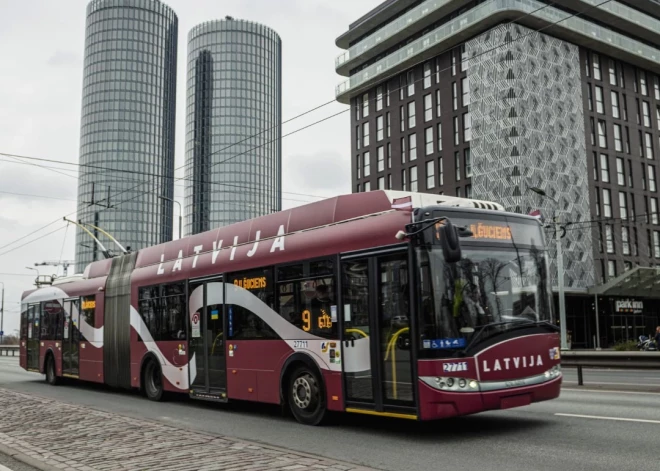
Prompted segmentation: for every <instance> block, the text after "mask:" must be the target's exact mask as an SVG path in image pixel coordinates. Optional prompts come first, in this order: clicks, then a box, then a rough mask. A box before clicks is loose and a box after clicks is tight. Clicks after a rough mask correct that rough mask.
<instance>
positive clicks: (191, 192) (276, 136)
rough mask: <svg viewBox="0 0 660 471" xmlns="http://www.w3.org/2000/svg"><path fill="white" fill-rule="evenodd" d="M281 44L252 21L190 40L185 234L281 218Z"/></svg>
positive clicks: (202, 31)
mask: <svg viewBox="0 0 660 471" xmlns="http://www.w3.org/2000/svg"><path fill="white" fill-rule="evenodd" d="M281 51H282V43H281V40H280V37H279V36H278V35H277V33H276V32H275V31H273V30H272V29H270V28H268V27H266V26H263V25H260V24H257V23H253V22H250V21H243V20H235V19H233V18H231V17H227V18H225V19H224V20H218V21H210V22H207V23H203V24H200V25H198V26H196V27H194V28H193V29H192V30H191V31H190V33H189V35H188V84H187V87H188V89H187V108H186V174H185V175H186V177H185V178H186V181H185V183H186V192H185V208H186V210H185V213H186V223H185V233H186V234H197V233H199V232H203V231H206V230H209V229H212V228H216V227H221V226H225V225H228V224H232V223H234V222H238V221H243V220H245V219H249V218H253V217H258V216H261V215H264V214H268V213H270V212H272V211H279V210H281V205H282V187H281V181H282V175H281V167H282V165H281V162H282V157H281V154H282V148H281V142H280V137H281V133H282V132H281V127H280V123H281V118H282V111H281V110H282V103H281V101H282V99H281V96H282V80H281V64H282V54H281Z"/></svg>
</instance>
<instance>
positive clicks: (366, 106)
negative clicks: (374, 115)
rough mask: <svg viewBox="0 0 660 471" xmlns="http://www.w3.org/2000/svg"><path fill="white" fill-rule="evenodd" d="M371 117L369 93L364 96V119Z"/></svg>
mask: <svg viewBox="0 0 660 471" xmlns="http://www.w3.org/2000/svg"><path fill="white" fill-rule="evenodd" d="M367 116H369V93H365V94H364V95H362V117H363V118H366V117H367Z"/></svg>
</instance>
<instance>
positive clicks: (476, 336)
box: [463, 319, 546, 354]
mask: <svg viewBox="0 0 660 471" xmlns="http://www.w3.org/2000/svg"><path fill="white" fill-rule="evenodd" d="M517 321H518V322H521V323H522V324H518V325H517V326H516V328H518V327H522V326H523V325H530V324H531V325H538V324H542V323H546V321H539V322H537V321H530V320H527V319H517ZM513 322H516V321H513V320H510V321H504V322H491V323H490V324H484V325H482V326H481V327H480V328H479V330H477V332H476V333H475V334H474V335H473V336H472V339H471V340H470V343H469V344H468V345H467V346H466V347H465V349H464V350H463V354H467V352H468V350H470V348H472V346H473V345H474V344H476V343H477V340H479V338H480V337H481V334H483V333H484V332H485V330H486V329H489V328H491V327H497V326H500V325H506V324H512V323H513Z"/></svg>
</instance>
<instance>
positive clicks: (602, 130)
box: [598, 119, 607, 149]
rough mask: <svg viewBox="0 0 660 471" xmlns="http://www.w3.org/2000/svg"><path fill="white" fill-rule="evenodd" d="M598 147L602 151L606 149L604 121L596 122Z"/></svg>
mask: <svg viewBox="0 0 660 471" xmlns="http://www.w3.org/2000/svg"><path fill="white" fill-rule="evenodd" d="M598 145H599V146H600V147H602V148H603V149H607V130H606V129H605V121H602V120H600V119H599V120H598Z"/></svg>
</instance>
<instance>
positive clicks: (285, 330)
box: [20, 191, 562, 424]
mask: <svg viewBox="0 0 660 471" xmlns="http://www.w3.org/2000/svg"><path fill="white" fill-rule="evenodd" d="M551 299H552V297H551V291H550V286H549V274H548V261H547V256H546V252H545V243H544V237H543V232H542V227H541V225H540V224H539V222H538V221H537V220H536V219H534V218H532V217H528V216H523V215H520V214H512V213H507V212H504V211H503V208H502V207H501V206H500V205H498V204H495V203H488V202H481V201H475V200H468V199H461V198H452V197H446V196H442V195H431V194H421V193H405V192H394V191H372V192H368V193H359V194H350V195H344V196H339V197H335V198H330V199H326V200H323V201H319V202H315V203H312V204H308V205H305V206H300V207H296V208H293V209H290V210H286V211H281V212H277V213H273V214H269V215H267V216H263V217H259V218H256V219H251V220H248V221H244V222H240V223H237V224H233V225H230V226H227V227H223V228H220V229H214V230H212V231H209V232H205V233H202V234H197V235H194V236H190V237H186V238H183V239H180V240H176V241H173V242H168V243H164V244H161V245H158V246H155V247H150V248H146V249H144V250H140V251H138V252H135V253H130V254H127V255H123V256H119V257H115V258H111V259H107V260H101V261H96V262H93V263H91V264H90V265H89V266H88V267H87V268H86V270H85V272H84V274H82V275H78V276H75V277H73V278H69V279H61V280H58V281H56V282H54V283H53V284H52V285H50V286H46V287H42V288H39V289H36V290H33V291H29V292H26V293H24V295H23V299H22V314H21V316H22V317H21V349H20V362H21V366H22V367H23V368H25V369H27V370H29V371H35V372H40V373H42V374H45V376H46V380H47V381H48V382H49V383H51V384H56V383H57V382H58V381H59V380H60V379H61V378H62V377H66V378H77V379H80V380H84V381H92V382H97V383H105V384H107V385H109V386H111V387H118V388H126V389H131V388H136V389H139V390H141V391H142V392H143V393H144V394H146V396H147V397H148V398H149V399H151V400H160V399H161V398H162V397H163V395H164V394H165V393H168V392H180V393H185V394H189V395H190V396H191V397H193V398H198V399H203V400H210V401H219V402H226V401H229V400H244V401H257V402H265V403H272V404H280V405H282V406H287V407H288V408H290V410H291V412H292V414H293V415H294V416H295V418H296V419H297V420H298V421H300V422H302V423H305V424H318V423H320V422H321V420H322V419H323V417H324V416H325V415H326V413H327V411H346V412H353V413H362V414H371V415H380V416H389V417H399V418H408V419H415V420H432V419H440V418H445V417H452V416H460V415H465V414H472V413H476V412H480V411H485V410H492V409H505V408H511V407H518V406H524V405H528V404H530V403H533V402H538V401H544V400H548V399H553V398H556V397H558V396H559V392H560V384H561V380H562V375H561V371H560V365H559V363H560V349H559V335H558V332H557V326H556V325H555V324H554V322H553V312H552V307H551Z"/></svg>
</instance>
